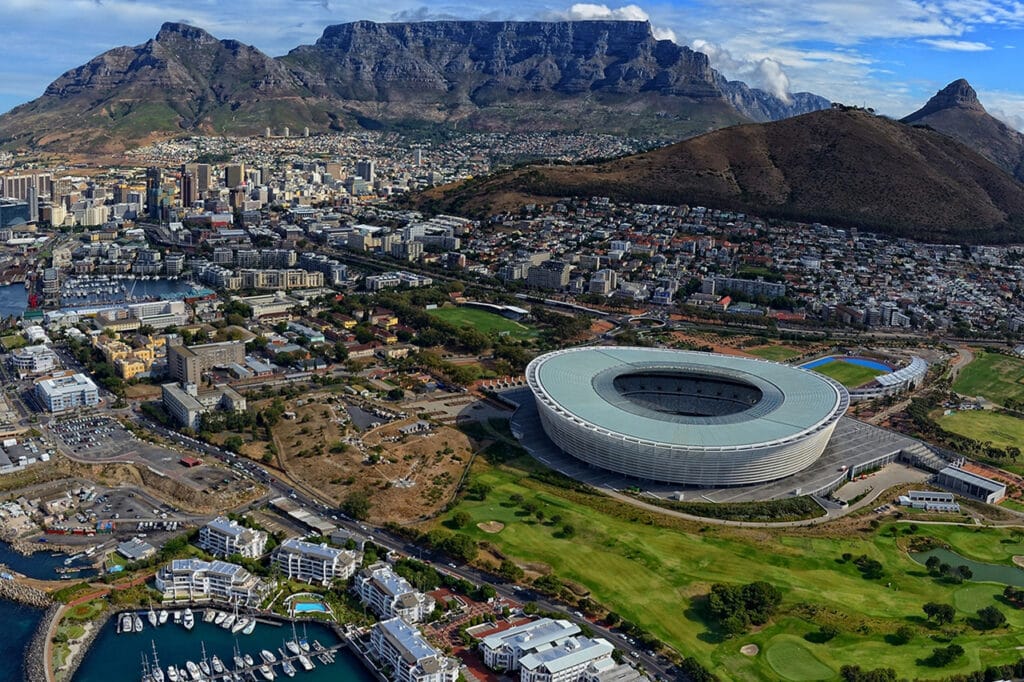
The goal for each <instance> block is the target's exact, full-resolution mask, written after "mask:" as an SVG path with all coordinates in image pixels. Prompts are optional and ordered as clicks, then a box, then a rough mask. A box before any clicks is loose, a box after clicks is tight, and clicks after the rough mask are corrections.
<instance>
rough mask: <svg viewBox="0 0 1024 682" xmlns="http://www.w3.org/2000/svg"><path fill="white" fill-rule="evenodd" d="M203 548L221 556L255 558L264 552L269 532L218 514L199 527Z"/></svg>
mask: <svg viewBox="0 0 1024 682" xmlns="http://www.w3.org/2000/svg"><path fill="white" fill-rule="evenodd" d="M197 544H198V545H199V546H200V547H201V548H202V549H204V550H206V551H207V552H209V553H210V554H212V555H214V556H219V557H228V556H231V555H232V554H240V555H242V556H244V557H246V558H249V559H255V558H256V557H259V556H261V555H262V554H263V550H264V548H266V546H267V534H266V533H264V532H263V531H261V530H254V529H252V528H246V527H245V526H243V525H241V524H240V523H238V522H237V521H232V520H230V519H228V518H226V517H224V516H218V517H217V518H215V519H214V520H213V521H210V522H209V523H208V524H206V525H205V526H203V527H202V528H200V529H199V542H198V543H197Z"/></svg>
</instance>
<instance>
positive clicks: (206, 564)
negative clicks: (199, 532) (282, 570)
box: [155, 559, 270, 606]
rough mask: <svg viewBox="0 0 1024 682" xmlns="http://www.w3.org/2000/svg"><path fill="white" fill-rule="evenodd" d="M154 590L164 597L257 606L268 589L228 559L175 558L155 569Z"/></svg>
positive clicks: (266, 585)
mask: <svg viewBox="0 0 1024 682" xmlns="http://www.w3.org/2000/svg"><path fill="white" fill-rule="evenodd" d="M155 584H156V589H157V590H159V591H160V592H161V593H163V598H164V600H183V599H187V600H190V601H197V600H203V599H212V600H215V601H225V602H232V603H238V604H241V605H243V606H258V605H259V603H260V601H262V599H263V597H264V596H265V595H266V594H267V592H268V591H269V589H270V585H269V584H268V583H265V582H263V581H261V580H260V579H259V578H257V577H256V576H254V575H253V574H252V573H250V572H249V571H247V570H245V569H244V568H242V567H241V566H238V565H237V564H232V563H228V562H227V561H203V560H201V559H175V560H173V561H171V562H170V563H169V564H167V565H166V566H163V567H162V568H161V569H160V570H159V571H157V574H156V579H155Z"/></svg>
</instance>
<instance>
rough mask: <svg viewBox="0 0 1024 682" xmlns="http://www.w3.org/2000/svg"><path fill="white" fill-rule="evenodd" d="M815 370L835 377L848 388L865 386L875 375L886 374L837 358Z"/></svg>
mask: <svg viewBox="0 0 1024 682" xmlns="http://www.w3.org/2000/svg"><path fill="white" fill-rule="evenodd" d="M814 371H815V372H818V373H820V374H824V375H825V376H827V377H831V378H833V379H835V380H836V381H838V382H839V383H841V384H842V385H843V386H846V387H847V388H857V387H858V386H863V385H864V384H866V383H868V382H869V381H871V380H872V379H874V378H875V377H877V376H880V375H882V374H885V372H883V371H881V370H878V369H872V368H871V367H864V366H863V365H855V364H853V363H852V362H843V361H842V360H835V361H834V362H829V363H827V364H824V365H821V366H819V367H815V368H814Z"/></svg>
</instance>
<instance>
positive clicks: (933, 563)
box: [924, 554, 942, 573]
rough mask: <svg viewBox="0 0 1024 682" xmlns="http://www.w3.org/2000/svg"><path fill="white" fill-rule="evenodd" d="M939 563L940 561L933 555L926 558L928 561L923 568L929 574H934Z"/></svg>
mask: <svg viewBox="0 0 1024 682" xmlns="http://www.w3.org/2000/svg"><path fill="white" fill-rule="evenodd" d="M941 563H942V560H941V559H939V557H937V556H935V555H934V554H933V555H932V556H930V557H928V561H926V562H924V566H925V568H927V569H928V572H929V573H935V571H937V570H938V569H939V564H941Z"/></svg>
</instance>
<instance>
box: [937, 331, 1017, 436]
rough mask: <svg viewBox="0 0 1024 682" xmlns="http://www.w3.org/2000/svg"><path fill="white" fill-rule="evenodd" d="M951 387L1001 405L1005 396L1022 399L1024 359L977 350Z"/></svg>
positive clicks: (964, 393)
mask: <svg viewBox="0 0 1024 682" xmlns="http://www.w3.org/2000/svg"><path fill="white" fill-rule="evenodd" d="M953 390H954V391H956V392H957V393H959V394H961V395H968V396H979V395H980V396H984V397H986V398H988V399H989V400H991V401H992V402H994V403H998V404H1000V405H1002V404H1005V402H1006V399H1007V398H1012V399H1014V400H1024V360H1022V359H1020V358H1013V357H1010V356H1008V355H1001V354H999V353H986V352H984V351H978V352H977V353H976V354H975V356H974V360H972V361H971V363H970V364H969V365H967V366H966V367H964V368H963V369H962V370H960V375H959V376H958V377H957V379H956V381H954V382H953ZM981 440H986V439H984V438H983V439H981Z"/></svg>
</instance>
